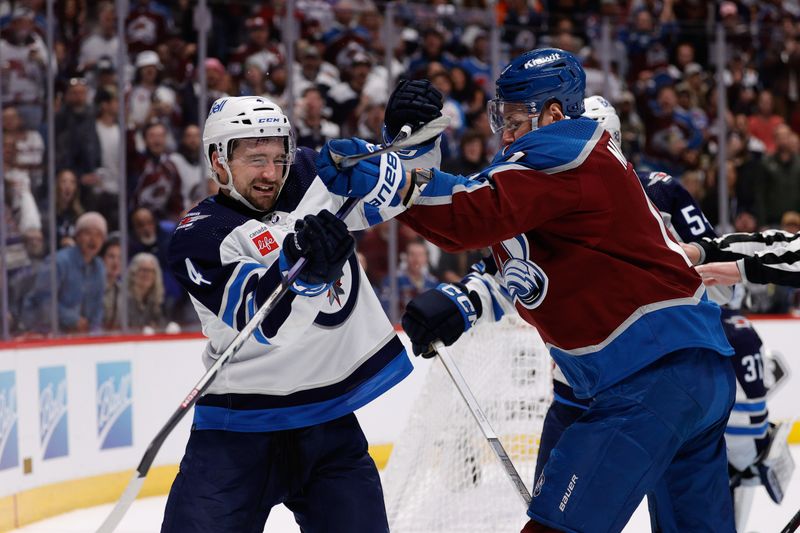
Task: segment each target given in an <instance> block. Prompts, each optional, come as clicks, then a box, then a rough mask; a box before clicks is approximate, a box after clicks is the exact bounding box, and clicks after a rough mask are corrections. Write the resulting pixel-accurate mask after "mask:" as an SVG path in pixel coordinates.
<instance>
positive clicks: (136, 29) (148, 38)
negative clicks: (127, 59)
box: [125, 0, 170, 56]
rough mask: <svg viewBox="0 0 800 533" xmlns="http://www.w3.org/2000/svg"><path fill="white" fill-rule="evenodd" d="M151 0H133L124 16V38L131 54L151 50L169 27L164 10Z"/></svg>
mask: <svg viewBox="0 0 800 533" xmlns="http://www.w3.org/2000/svg"><path fill="white" fill-rule="evenodd" d="M162 9H163V8H161V7H160V6H159V5H158V4H157V3H156V2H153V1H151V0H133V1H132V2H131V8H130V12H129V13H128V16H127V17H126V18H125V40H126V41H127V43H128V53H129V54H131V56H136V54H138V53H140V52H142V51H144V50H153V49H155V47H156V46H157V45H158V44H159V43H161V42H162V41H164V39H165V38H166V35H167V29H168V28H169V22H170V21H169V20H168V19H167V18H166V16H165V15H166V12H165V11H162Z"/></svg>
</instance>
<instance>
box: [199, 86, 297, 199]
mask: <svg viewBox="0 0 800 533" xmlns="http://www.w3.org/2000/svg"><path fill="white" fill-rule="evenodd" d="M262 137H282V138H283V140H284V149H285V151H286V165H285V167H284V170H283V180H286V176H288V175H289V168H290V166H291V164H292V163H293V162H294V156H295V151H296V146H295V140H294V132H293V131H292V126H291V124H289V119H288V118H287V117H286V115H284V114H283V110H282V109H281V108H280V106H278V104H276V103H275V102H273V101H272V100H270V99H269V98H265V97H263V96H230V97H226V98H218V99H217V100H216V101H215V102H214V105H212V106H211V111H209V113H208V118H207V119H206V123H205V127H204V129H203V153H204V154H205V155H206V161H207V162H208V168H209V169H210V170H211V179H213V180H214V181H215V182H216V183H217V185H219V186H220V188H222V189H225V190H227V191H228V192H229V194H230V195H231V197H233V198H235V199H236V200H238V201H240V202H242V203H243V204H245V205H246V206H247V207H249V208H251V209H254V210H257V209H256V208H255V207H254V206H253V205H252V204H250V202H248V201H247V200H245V199H244V197H242V195H241V194H239V192H238V191H237V190H236V188H235V187H234V185H233V176H232V175H231V169H230V166H228V160H229V159H230V156H231V153H232V151H233V150H232V149H233V141H234V140H236V139H255V138H262ZM214 152H216V153H217V156H218V161H219V163H220V165H222V167H223V168H224V169H225V172H226V173H227V174H228V182H227V183H222V182H220V180H219V176H217V173H216V172H214V167H213V165H212V164H211V154H213V153H214ZM278 193H279V194H280V191H278Z"/></svg>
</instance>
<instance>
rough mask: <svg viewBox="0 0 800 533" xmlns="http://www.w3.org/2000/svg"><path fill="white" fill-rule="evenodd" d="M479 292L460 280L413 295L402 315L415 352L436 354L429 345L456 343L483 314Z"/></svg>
mask: <svg viewBox="0 0 800 533" xmlns="http://www.w3.org/2000/svg"><path fill="white" fill-rule="evenodd" d="M482 311H483V308H482V306H481V299H480V297H479V296H478V293H476V292H475V291H470V290H469V289H468V288H467V287H466V285H463V284H461V283H441V284H439V286H438V287H436V288H435V289H430V290H428V291H425V292H423V293H422V294H420V295H418V296H416V297H415V298H413V299H412V300H411V301H410V302H409V303H408V305H407V306H406V312H405V314H403V329H404V330H405V332H406V334H407V335H408V337H409V338H410V339H411V345H412V348H413V349H414V353H415V354H416V355H422V356H423V357H433V356H434V355H436V353H435V352H434V351H432V350H431V349H430V344H431V343H432V342H433V341H435V340H441V341H442V342H443V343H444V344H445V346H450V345H451V344H453V343H454V342H455V341H456V340H457V339H458V338H459V337H460V336H461V334H462V333H464V332H465V331H467V330H468V329H469V328H471V327H472V326H473V325H474V324H475V321H476V320H478V318H479V317H480V316H481V313H482Z"/></svg>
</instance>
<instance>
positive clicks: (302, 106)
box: [294, 85, 383, 150]
mask: <svg viewBox="0 0 800 533" xmlns="http://www.w3.org/2000/svg"><path fill="white" fill-rule="evenodd" d="M324 108H325V100H324V99H323V97H322V91H321V90H320V89H318V88H317V87H316V86H314V85H309V86H307V87H306V89H305V90H304V91H303V93H302V98H301V99H300V101H299V102H298V106H297V108H296V110H295V120H294V127H295V128H296V131H297V145H298V146H307V147H309V148H312V149H314V150H319V149H320V148H322V145H324V144H325V143H326V142H327V141H328V140H330V139H336V138H338V137H339V126H337V125H336V124H334V123H333V122H331V121H329V120H327V119H326V118H325V117H324V116H323V112H324ZM381 121H383V117H382V116H381Z"/></svg>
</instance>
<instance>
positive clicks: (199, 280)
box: [186, 257, 211, 287]
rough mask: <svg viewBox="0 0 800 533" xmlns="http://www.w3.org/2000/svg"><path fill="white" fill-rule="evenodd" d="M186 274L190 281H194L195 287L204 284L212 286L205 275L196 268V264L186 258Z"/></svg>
mask: <svg viewBox="0 0 800 533" xmlns="http://www.w3.org/2000/svg"><path fill="white" fill-rule="evenodd" d="M186 274H188V276H189V279H190V280H192V283H194V284H195V285H200V286H201V287H202V286H203V283H205V284H206V285H211V282H210V281H208V280H207V279H206V278H204V277H203V275H202V274H201V273H200V272H199V271H198V270H197V269H196V268H195V266H194V263H192V262H191V261H190V260H189V258H188V257H187V258H186Z"/></svg>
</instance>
